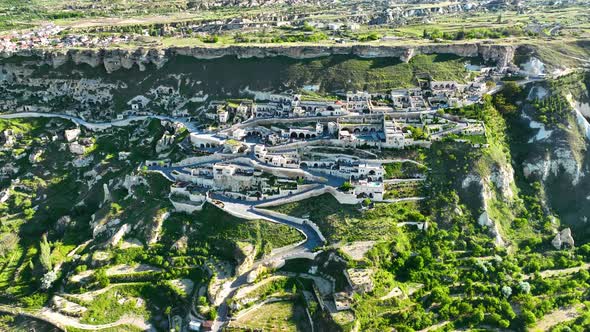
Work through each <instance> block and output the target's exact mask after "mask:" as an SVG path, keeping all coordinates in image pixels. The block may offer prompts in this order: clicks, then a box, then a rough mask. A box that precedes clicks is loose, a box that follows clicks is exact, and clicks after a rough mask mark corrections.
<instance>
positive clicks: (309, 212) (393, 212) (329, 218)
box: [272, 194, 427, 243]
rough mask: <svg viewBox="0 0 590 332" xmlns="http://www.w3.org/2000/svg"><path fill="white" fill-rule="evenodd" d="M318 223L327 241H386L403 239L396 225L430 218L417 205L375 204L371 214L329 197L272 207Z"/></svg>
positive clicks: (327, 195) (323, 196) (324, 196)
mask: <svg viewBox="0 0 590 332" xmlns="http://www.w3.org/2000/svg"><path fill="white" fill-rule="evenodd" d="M272 209H273V210H275V211H278V212H281V213H284V214H287V215H291V216H296V217H302V218H309V219H310V220H312V221H313V222H315V223H316V224H317V225H318V226H319V228H320V230H321V231H322V233H323V234H324V236H325V237H326V239H327V240H328V242H330V243H335V242H339V241H344V242H351V241H366V240H383V239H389V238H392V237H403V235H402V234H401V232H400V230H399V228H398V227H397V223H399V222H406V221H412V222H423V221H426V220H427V218H426V217H425V216H424V215H422V214H421V213H420V211H419V208H418V206H417V205H416V204H415V203H395V204H376V206H375V208H374V209H372V210H368V211H359V208H358V207H357V206H350V205H341V204H339V203H338V201H337V200H336V199H335V198H334V197H333V196H332V195H329V194H324V195H322V196H319V197H315V198H312V199H307V200H303V201H299V202H295V203H289V204H285V205H281V206H278V207H273V208H272Z"/></svg>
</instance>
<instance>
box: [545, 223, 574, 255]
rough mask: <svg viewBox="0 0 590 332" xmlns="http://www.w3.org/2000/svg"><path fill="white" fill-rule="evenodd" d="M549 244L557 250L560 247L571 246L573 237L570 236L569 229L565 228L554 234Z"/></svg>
mask: <svg viewBox="0 0 590 332" xmlns="http://www.w3.org/2000/svg"><path fill="white" fill-rule="evenodd" d="M551 244H552V245H553V246H554V247H555V249H557V250H559V249H561V248H573V247H574V238H573V237H572V231H571V229H569V228H566V229H564V230H562V231H561V232H559V233H557V235H555V238H553V240H552V241H551Z"/></svg>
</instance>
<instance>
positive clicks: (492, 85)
mask: <svg viewBox="0 0 590 332" xmlns="http://www.w3.org/2000/svg"><path fill="white" fill-rule="evenodd" d="M495 87H496V82H494V81H492V80H490V81H486V88H487V89H488V90H491V89H493V88H495Z"/></svg>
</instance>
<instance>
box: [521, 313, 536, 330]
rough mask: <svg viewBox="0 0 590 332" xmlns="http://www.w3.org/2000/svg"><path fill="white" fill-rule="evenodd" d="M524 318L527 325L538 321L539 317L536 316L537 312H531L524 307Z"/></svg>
mask: <svg viewBox="0 0 590 332" xmlns="http://www.w3.org/2000/svg"><path fill="white" fill-rule="evenodd" d="M522 320H523V321H524V323H525V324H526V325H527V326H531V325H533V324H535V322H536V321H537V317H535V314H534V313H532V312H530V311H529V310H526V309H523V310H522Z"/></svg>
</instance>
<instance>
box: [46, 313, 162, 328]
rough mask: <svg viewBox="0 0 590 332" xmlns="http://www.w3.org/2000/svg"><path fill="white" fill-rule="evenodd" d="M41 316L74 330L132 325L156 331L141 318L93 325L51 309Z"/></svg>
mask: <svg viewBox="0 0 590 332" xmlns="http://www.w3.org/2000/svg"><path fill="white" fill-rule="evenodd" d="M40 315H41V316H42V317H44V318H45V319H47V320H49V321H52V322H55V323H56V324H57V325H62V326H69V327H74V328H77V329H82V330H91V331H96V330H102V329H106V328H112V327H117V326H120V325H132V326H135V327H137V328H139V329H141V330H143V331H152V330H154V328H153V327H152V325H151V324H150V323H148V322H146V321H145V319H144V318H143V317H141V316H123V317H121V318H120V319H119V320H117V321H116V322H114V323H108V324H100V325H92V324H84V323H80V321H79V320H78V319H76V318H72V317H68V316H65V315H62V314H60V313H57V312H55V311H53V310H51V309H49V308H44V309H42V310H41V312H40ZM154 331H155V330H154Z"/></svg>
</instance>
